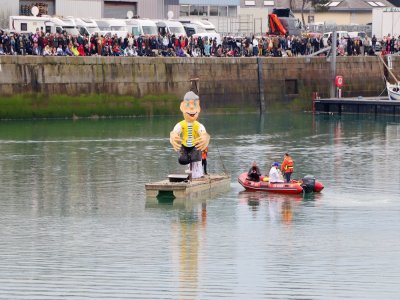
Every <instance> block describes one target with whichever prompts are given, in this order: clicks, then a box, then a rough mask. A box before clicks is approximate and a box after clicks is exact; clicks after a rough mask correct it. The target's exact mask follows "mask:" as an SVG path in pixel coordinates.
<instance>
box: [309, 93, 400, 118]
mask: <svg viewBox="0 0 400 300" xmlns="http://www.w3.org/2000/svg"><path fill="white" fill-rule="evenodd" d="M313 101H314V103H313V106H314V107H313V108H314V111H315V112H320V113H334V114H339V115H340V114H375V115H396V116H400V101H396V100H389V97H361V96H359V97H353V98H324V99H315V100H313Z"/></svg>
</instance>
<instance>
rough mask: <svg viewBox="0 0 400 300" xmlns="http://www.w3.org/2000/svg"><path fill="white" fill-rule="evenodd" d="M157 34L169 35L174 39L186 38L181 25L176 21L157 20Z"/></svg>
mask: <svg viewBox="0 0 400 300" xmlns="http://www.w3.org/2000/svg"><path fill="white" fill-rule="evenodd" d="M156 24H157V28H158V32H159V33H161V35H163V36H164V35H165V34H170V35H173V34H174V35H175V36H176V37H180V36H186V31H185V28H184V27H183V25H182V23H181V22H179V21H176V20H157V21H156Z"/></svg>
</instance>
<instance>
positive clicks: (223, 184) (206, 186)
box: [145, 174, 231, 198]
mask: <svg viewBox="0 0 400 300" xmlns="http://www.w3.org/2000/svg"><path fill="white" fill-rule="evenodd" d="M186 176H187V175H186V174H184V175H183V174H171V175H168V179H166V180H162V181H158V182H153V183H146V185H145V187H146V196H147V197H157V196H159V195H161V194H165V193H169V194H171V196H173V197H175V198H192V197H198V196H199V194H201V193H204V192H206V191H222V190H228V189H229V187H230V183H231V176H230V175H226V174H209V175H205V176H204V177H202V178H196V179H192V180H189V178H188V176H187V177H186ZM177 178H178V179H177ZM179 180H180V181H179Z"/></svg>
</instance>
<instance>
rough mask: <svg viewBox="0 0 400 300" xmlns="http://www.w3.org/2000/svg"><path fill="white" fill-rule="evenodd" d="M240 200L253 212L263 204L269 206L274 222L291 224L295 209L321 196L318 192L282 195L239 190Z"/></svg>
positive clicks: (271, 218) (270, 215)
mask: <svg viewBox="0 0 400 300" xmlns="http://www.w3.org/2000/svg"><path fill="white" fill-rule="evenodd" d="M238 195H239V201H240V203H242V204H247V205H248V206H249V208H250V210H251V211H252V212H257V211H259V210H260V209H261V207H262V206H267V207H268V213H269V220H270V221H271V222H272V223H283V224H286V225H290V224H291V223H292V222H293V221H295V220H294V210H295V209H296V207H297V208H298V207H300V206H301V205H303V204H306V203H309V202H313V201H315V200H316V199H318V198H319V197H320V196H318V195H316V193H311V194H304V195H303V194H300V195H280V194H274V193H265V192H248V191H241V192H239V194H238Z"/></svg>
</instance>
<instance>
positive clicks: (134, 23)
mask: <svg viewBox="0 0 400 300" xmlns="http://www.w3.org/2000/svg"><path fill="white" fill-rule="evenodd" d="M125 23H126V26H127V28H128V32H129V33H131V34H132V35H134V36H135V37H138V36H140V35H143V36H152V35H155V36H157V35H158V29H157V25H156V23H155V22H154V21H152V20H150V19H129V20H125Z"/></svg>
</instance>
